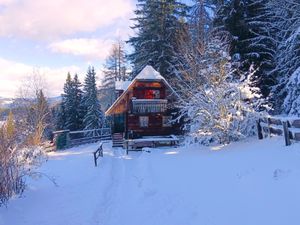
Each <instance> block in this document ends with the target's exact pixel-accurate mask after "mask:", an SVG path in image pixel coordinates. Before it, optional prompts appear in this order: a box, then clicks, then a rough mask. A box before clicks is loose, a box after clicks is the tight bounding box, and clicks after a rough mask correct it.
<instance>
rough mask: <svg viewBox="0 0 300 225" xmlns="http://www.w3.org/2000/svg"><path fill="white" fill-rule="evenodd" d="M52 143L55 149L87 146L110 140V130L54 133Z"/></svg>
mask: <svg viewBox="0 0 300 225" xmlns="http://www.w3.org/2000/svg"><path fill="white" fill-rule="evenodd" d="M53 134H54V142H55V145H56V149H64V148H70V147H73V146H76V145H82V144H89V143H93V142H97V141H102V140H111V129H110V128H101V129H94V130H81V131H70V130H62V131H55V132H53Z"/></svg>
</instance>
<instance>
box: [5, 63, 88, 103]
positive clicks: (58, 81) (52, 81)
mask: <svg viewBox="0 0 300 225" xmlns="http://www.w3.org/2000/svg"><path fill="white" fill-rule="evenodd" d="M36 69H37V71H38V72H39V73H40V74H41V75H42V76H43V77H44V79H45V81H46V83H47V90H46V93H47V94H48V95H49V96H57V95H60V93H62V88H63V84H64V82H65V79H66V76H67V73H68V72H70V73H71V74H75V73H78V74H79V75H80V78H81V80H83V76H84V74H85V71H82V69H81V68H79V67H78V66H74V65H71V66H65V67H58V68H50V67H39V68H36V67H34V66H31V65H26V64H23V63H18V62H14V61H10V60H6V59H3V58H0V97H16V96H17V94H18V89H19V87H20V86H21V85H22V83H23V81H24V80H25V79H27V77H28V76H30V75H31V74H32V73H33V71H34V70H36Z"/></svg>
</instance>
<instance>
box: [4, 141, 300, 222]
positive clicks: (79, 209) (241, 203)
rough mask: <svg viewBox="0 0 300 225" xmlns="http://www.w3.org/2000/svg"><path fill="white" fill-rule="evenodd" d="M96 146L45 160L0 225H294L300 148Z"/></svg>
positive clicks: (266, 144) (298, 217) (271, 144)
mask: <svg viewBox="0 0 300 225" xmlns="http://www.w3.org/2000/svg"><path fill="white" fill-rule="evenodd" d="M96 148H97V144H91V145H85V146H81V147H75V148H73V149H70V150H67V151H62V152H57V153H51V154H50V156H49V161H48V162H47V163H45V164H44V166H43V167H42V168H41V169H40V171H41V172H43V173H46V174H47V175H48V176H50V177H55V179H56V182H57V184H58V186H55V185H53V183H51V182H50V181H49V180H48V179H47V178H41V179H38V180H29V187H28V189H27V191H26V192H25V194H24V196H23V197H22V198H17V199H13V200H12V201H11V202H10V204H9V205H8V208H0V225H96V224H100V225H192V224H193V225H283V224H288V225H299V224H300V213H299V211H300V144H293V145H292V146H290V147H285V146H284V141H283V138H282V137H275V138H272V139H266V140H262V141H258V140H256V139H251V140H248V141H246V142H239V143H234V144H231V145H228V146H217V147H211V148H205V147H189V148H183V147H182V148H162V149H152V150H151V152H150V153H149V152H146V151H145V152H130V154H129V155H128V156H126V155H124V150H121V149H112V148H111V147H110V144H105V146H104V151H105V152H104V153H105V154H104V158H103V159H100V166H99V167H97V168H95V167H94V165H93V159H92V154H91V152H92V151H94V150H95V149H96Z"/></svg>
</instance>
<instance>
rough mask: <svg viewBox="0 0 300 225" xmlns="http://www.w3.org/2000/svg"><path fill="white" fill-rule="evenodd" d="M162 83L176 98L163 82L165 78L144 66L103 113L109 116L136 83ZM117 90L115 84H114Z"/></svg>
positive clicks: (167, 84) (166, 83)
mask: <svg viewBox="0 0 300 225" xmlns="http://www.w3.org/2000/svg"><path fill="white" fill-rule="evenodd" d="M146 80H151V81H156V80H157V81H163V82H164V83H165V85H166V86H167V87H168V88H169V89H170V90H171V92H172V93H174V94H175V95H176V96H177V97H179V95H178V94H177V93H176V92H175V91H174V89H173V88H172V87H171V85H170V84H169V83H168V82H167V81H166V80H165V78H164V77H163V76H162V75H161V74H160V73H159V72H157V71H156V70H155V69H154V68H153V67H152V66H145V68H144V69H143V70H142V71H141V72H140V73H139V74H138V75H137V76H136V77H135V78H134V79H133V80H132V81H131V82H130V84H129V85H128V86H127V88H126V89H121V90H124V92H123V93H122V94H121V95H120V96H119V97H118V98H117V100H116V101H115V102H114V103H113V104H112V105H111V106H110V107H109V109H108V110H107V111H106V112H105V113H106V114H109V113H110V112H111V111H112V110H113V108H114V107H115V106H116V105H117V104H118V103H119V102H120V100H121V99H122V98H123V97H124V96H125V95H126V94H127V92H128V90H129V89H130V88H131V87H132V86H133V84H134V83H135V82H136V81H146ZM116 89H117V84H116Z"/></svg>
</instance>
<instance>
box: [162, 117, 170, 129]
mask: <svg viewBox="0 0 300 225" xmlns="http://www.w3.org/2000/svg"><path fill="white" fill-rule="evenodd" d="M171 121H172V116H163V117H162V126H163V127H171V126H172V123H171Z"/></svg>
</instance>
